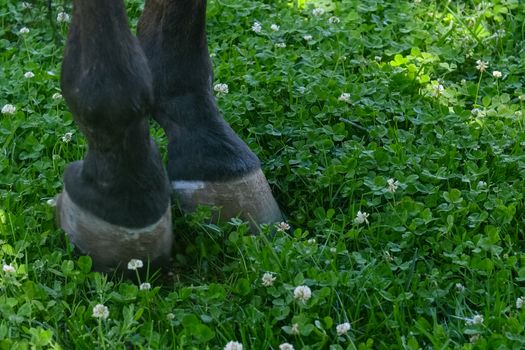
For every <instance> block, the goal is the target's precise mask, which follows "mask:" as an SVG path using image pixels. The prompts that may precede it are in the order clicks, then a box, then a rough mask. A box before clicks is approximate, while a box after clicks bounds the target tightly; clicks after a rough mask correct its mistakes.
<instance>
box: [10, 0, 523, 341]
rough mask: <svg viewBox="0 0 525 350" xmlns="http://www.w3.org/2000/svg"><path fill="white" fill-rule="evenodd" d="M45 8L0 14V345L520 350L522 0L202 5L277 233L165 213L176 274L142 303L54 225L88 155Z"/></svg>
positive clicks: (228, 107)
mask: <svg viewBox="0 0 525 350" xmlns="http://www.w3.org/2000/svg"><path fill="white" fill-rule="evenodd" d="M43 3H44V2H43V1H42V2H40V1H35V3H34V4H33V8H32V9H23V5H22V3H21V2H19V1H14V0H0V23H1V24H2V25H1V27H0V107H3V106H5V105H6V104H12V105H13V106H15V107H16V112H14V113H12V114H9V113H5V114H0V152H1V154H0V247H1V248H0V263H1V264H2V265H6V266H5V268H4V269H3V270H2V271H0V349H91V348H100V349H103V348H106V349H125V348H135V349H149V348H151V349H223V348H224V347H225V345H226V344H227V343H228V342H230V341H238V342H240V343H242V344H243V346H244V349H279V345H280V344H282V343H290V344H293V346H294V347H295V349H334V350H335V349H414V350H416V349H419V348H423V349H430V348H432V349H496V348H497V349H522V348H524V347H525V329H524V327H525V310H524V309H522V308H519V307H517V306H520V305H517V303H516V302H517V299H518V298H519V297H523V296H525V255H524V253H523V251H524V248H525V241H524V227H525V222H524V221H525V220H524V219H525V217H524V210H525V204H524V197H523V193H524V189H525V152H524V147H525V128H524V112H525V110H524V107H525V106H524V103H525V87H524V84H525V65H524V62H525V24H524V23H525V3H523V2H522V1H519V0H496V1H490V2H487V1H485V2H482V1H478V0H468V1H467V0H464V1H452V2H447V1H430V0H422V1H421V2H420V3H418V2H416V1H388V0H344V1H330V0H325V1H306V4H305V1H298V2H295V3H292V4H287V2H286V1H269V0H267V1H247V0H215V1H210V3H209V8H208V33H209V46H210V53H211V54H212V57H213V62H214V70H215V83H226V84H228V87H229V93H227V94H222V95H221V96H218V102H219V105H220V108H221V111H222V113H223V115H224V116H225V118H226V119H227V120H228V122H229V123H230V124H231V125H232V127H233V128H234V129H235V130H236V131H237V132H238V133H239V134H240V135H241V137H242V138H243V139H244V140H245V141H246V142H247V143H248V144H249V146H250V147H251V148H252V149H253V150H254V151H255V152H256V153H257V154H258V155H259V157H260V158H261V160H262V162H263V168H264V171H265V173H266V176H267V177H268V180H269V181H270V183H271V185H272V188H273V191H274V193H275V195H276V198H277V200H278V202H279V203H280V205H281V206H282V208H283V210H284V211H285V212H286V213H287V215H288V218H289V223H290V225H291V226H292V229H290V230H289V231H288V232H278V233H277V234H275V235H271V234H270V232H271V228H269V227H263V232H262V234H261V235H259V236H256V237H254V236H250V235H249V234H248V233H247V224H245V223H242V222H239V221H238V220H232V221H231V222H229V223H224V224H221V225H219V226H217V225H213V224H210V223H209V217H210V213H209V211H208V210H207V209H206V208H203V209H202V210H200V211H199V212H198V213H196V214H194V215H188V216H183V215H182V214H181V213H180V212H179V211H178V210H177V208H175V207H174V235H175V240H176V244H175V246H174V255H173V257H174V261H173V267H172V273H170V274H169V275H166V276H160V275H158V274H154V273H150V274H149V277H148V278H147V281H145V280H144V279H142V280H141V281H140V282H148V283H150V284H151V289H149V290H140V289H139V284H140V282H139V283H137V281H130V280H127V281H120V280H118V279H115V278H111V276H104V275H101V274H99V273H93V272H90V266H91V261H90V259H89V258H88V257H83V256H78V255H76V254H75V252H74V250H73V248H72V246H71V245H70V244H69V243H68V242H67V240H66V238H65V235H64V233H63V232H62V231H61V230H59V229H57V228H56V226H55V223H54V215H53V209H52V208H51V207H49V205H48V204H47V200H49V199H51V198H53V196H55V195H56V194H57V193H58V192H59V191H60V190H61V188H62V174H63V171H64V167H65V165H66V164H67V163H69V162H72V161H74V160H77V159H81V158H82V157H83V154H84V152H85V150H86V143H85V141H84V139H83V136H82V134H81V133H80V132H79V131H78V130H77V128H76V126H75V124H74V123H73V121H72V117H71V114H70V112H69V111H68V110H67V107H66V106H65V103H64V101H63V100H62V99H60V98H58V99H56V98H55V99H54V98H53V95H54V94H56V93H58V92H60V87H59V74H60V62H61V57H62V50H63V46H64V38H65V36H66V33H67V26H68V25H67V23H58V22H57V21H56V20H55V19H56V16H57V12H60V11H65V12H67V13H69V14H71V4H70V3H69V2H66V1H53V6H52V8H53V11H54V13H53V14H52V15H51V18H52V19H53V22H52V23H53V25H54V26H55V27H56V32H54V31H53V29H52V25H51V22H50V21H49V17H48V13H47V8H46V6H45V4H43ZM126 3H127V6H128V9H129V16H130V21H131V23H132V25H133V26H135V24H136V22H137V19H138V16H139V15H140V11H141V6H142V4H141V3H142V2H141V1H139V0H130V1H127V2H126ZM314 7H321V8H323V9H324V10H325V11H324V13H323V14H320V15H319V16H315V15H313V8H314ZM334 16H336V17H337V19H338V20H339V21H337V20H336V19H332V20H329V19H330V18H331V17H334ZM255 21H258V22H260V24H261V26H262V30H261V32H260V33H255V32H254V31H252V26H253V24H254V22H255ZM331 22H337V23H331ZM272 24H277V25H279V26H280V28H279V30H278V31H274V30H272V29H271V25H272ZM22 27H27V28H29V33H25V34H21V33H19V31H20V29H21V28H22ZM305 35H311V40H306V39H305V38H304V36H305ZM278 43H279V44H281V43H284V44H285V45H286V47H278V46H276V45H275V44H278ZM281 46H282V45H281ZM478 60H483V61H486V62H488V68H487V69H486V70H485V71H484V72H481V71H480V70H478V69H476V65H477V63H476V62H477V61H478ZM29 71H30V72H33V73H34V77H33V78H25V77H24V74H25V73H26V72H29ZM493 71H500V72H501V74H502V76H501V77H500V78H496V77H494V76H493ZM440 86H441V87H440ZM343 93H346V94H347V95H342V94H343ZM55 97H56V96H55ZM345 99H346V100H345ZM66 133H72V136H71V140H70V141H68V142H66V141H67V137H66V139H65V140H63V137H64V135H66ZM152 133H153V135H154V136H155V138H156V140H157V141H158V143H159V145H160V146H161V149H162V150H163V152H164V154H165V143H166V140H165V138H164V136H163V133H162V132H161V130H159V128H158V127H157V126H156V125H154V124H153V123H152ZM389 179H394V180H393V181H397V183H396V184H395V185H394V186H393V187H390V189H391V190H394V187H397V188H395V191H389V183H388V180H389ZM359 211H361V212H362V213H368V214H369V216H368V217H367V218H366V220H367V221H368V222H364V217H363V218H362V220H361V221H363V222H362V223H358V222H356V221H355V219H356V216H357V214H358V212H359ZM7 265H9V266H12V267H13V268H14V269H15V272H10V268H9V267H7ZM266 272H272V273H273V276H274V277H275V281H274V282H273V285H272V286H264V285H263V284H262V277H263V275H264V274H265V273H266ZM302 285H305V286H308V287H309V288H310V290H311V292H312V295H311V298H310V299H308V300H307V301H306V302H301V301H300V300H297V299H295V298H294V289H295V288H296V287H297V286H302ZM97 304H103V305H105V306H106V307H107V308H108V310H109V318H107V319H105V320H103V319H97V318H94V317H93V308H94V307H95V305H97ZM518 304H519V303H518ZM345 322H348V323H350V324H351V329H350V330H349V331H348V332H347V333H345V334H341V335H338V334H337V330H336V326H337V325H340V324H343V323H345Z"/></svg>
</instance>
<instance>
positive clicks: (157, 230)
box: [56, 188, 173, 272]
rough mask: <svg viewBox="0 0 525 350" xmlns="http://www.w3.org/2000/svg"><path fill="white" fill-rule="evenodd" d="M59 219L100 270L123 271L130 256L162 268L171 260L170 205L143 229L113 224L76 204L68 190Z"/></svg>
mask: <svg viewBox="0 0 525 350" xmlns="http://www.w3.org/2000/svg"><path fill="white" fill-rule="evenodd" d="M56 215H57V222H58V223H59V226H60V227H61V228H62V229H63V230H64V231H65V232H66V234H67V236H68V237H69V240H70V241H71V243H73V244H74V245H75V246H76V247H77V248H78V249H79V250H80V251H81V252H82V253H83V254H86V255H89V256H90V257H91V259H92V261H93V269H94V270H96V271H100V272H114V271H116V270H117V269H119V270H124V269H125V268H126V266H127V263H128V262H129V261H130V260H131V259H140V260H143V261H144V262H149V264H150V266H151V267H153V268H156V267H161V266H163V265H165V264H167V262H168V261H169V259H170V255H171V245H172V241H173V233H172V230H171V207H170V206H169V205H168V208H167V209H166V212H165V213H164V215H162V217H161V218H160V219H159V220H158V221H157V222H156V223H154V224H152V225H149V226H146V227H142V228H128V227H122V226H117V225H113V224H111V223H109V222H107V221H104V220H102V219H100V218H98V217H96V216H94V215H93V214H91V213H89V212H87V211H86V210H84V209H82V208H80V207H79V206H78V205H76V204H75V203H74V202H73V201H72V200H71V198H70V197H69V195H68V193H67V191H66V189H65V188H64V191H63V192H62V193H61V194H60V195H59V196H58V198H57V205H56Z"/></svg>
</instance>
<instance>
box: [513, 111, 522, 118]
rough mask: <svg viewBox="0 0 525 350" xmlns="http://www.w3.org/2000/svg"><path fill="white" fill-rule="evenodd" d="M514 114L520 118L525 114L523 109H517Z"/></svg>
mask: <svg viewBox="0 0 525 350" xmlns="http://www.w3.org/2000/svg"><path fill="white" fill-rule="evenodd" d="M514 115H515V116H516V117H518V118H521V116H522V115H523V112H522V111H516V112H514Z"/></svg>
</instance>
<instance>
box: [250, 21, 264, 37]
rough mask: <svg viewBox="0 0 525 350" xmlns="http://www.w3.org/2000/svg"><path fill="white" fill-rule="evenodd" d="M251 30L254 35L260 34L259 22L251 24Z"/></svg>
mask: <svg viewBox="0 0 525 350" xmlns="http://www.w3.org/2000/svg"><path fill="white" fill-rule="evenodd" d="M252 30H253V31H254V32H255V33H257V34H259V33H260V32H261V30H262V26H261V23H259V22H257V21H255V22H253V25H252Z"/></svg>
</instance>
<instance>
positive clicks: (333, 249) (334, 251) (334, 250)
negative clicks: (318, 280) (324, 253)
mask: <svg viewBox="0 0 525 350" xmlns="http://www.w3.org/2000/svg"><path fill="white" fill-rule="evenodd" d="M330 253H332V254H335V253H337V248H336V247H332V248H330ZM328 263H330V260H328Z"/></svg>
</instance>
